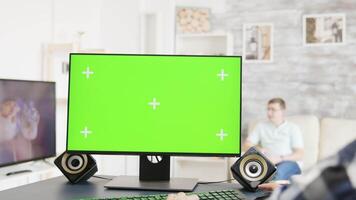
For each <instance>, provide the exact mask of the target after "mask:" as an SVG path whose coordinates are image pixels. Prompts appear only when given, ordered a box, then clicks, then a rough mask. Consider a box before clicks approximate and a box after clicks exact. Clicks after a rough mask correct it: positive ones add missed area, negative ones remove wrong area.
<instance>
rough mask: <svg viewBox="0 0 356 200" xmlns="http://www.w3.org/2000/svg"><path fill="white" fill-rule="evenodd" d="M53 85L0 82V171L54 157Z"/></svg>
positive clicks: (54, 112) (29, 82)
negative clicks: (15, 165) (8, 167)
mask: <svg viewBox="0 0 356 200" xmlns="http://www.w3.org/2000/svg"><path fill="white" fill-rule="evenodd" d="M55 101H56V98H55V83H53V82H43V81H23V80H8V79H0V167H2V166H7V165H13V164H18V163H21V162H27V161H33V160H39V159H45V158H48V157H53V156H55V155H56V134H55V133H56V121H55V120H56V109H55V108H56V107H55Z"/></svg>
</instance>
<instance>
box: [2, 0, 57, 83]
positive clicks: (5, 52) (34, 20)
mask: <svg viewBox="0 0 356 200" xmlns="http://www.w3.org/2000/svg"><path fill="white" fill-rule="evenodd" d="M51 16H52V11H51V1H48V0H32V1H24V0H12V1H2V2H1V6H0V44H1V46H0V58H1V59H0V78H12V79H33V80H38V79H41V78H42V66H41V65H42V58H41V55H42V54H41V53H42V52H41V49H42V46H41V44H42V43H44V42H49V41H50V40H51V23H52V21H51Z"/></svg>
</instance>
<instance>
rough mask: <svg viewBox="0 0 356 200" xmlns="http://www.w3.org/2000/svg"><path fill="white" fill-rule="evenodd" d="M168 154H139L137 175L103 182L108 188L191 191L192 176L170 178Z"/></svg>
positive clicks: (194, 181) (192, 187)
mask: <svg viewBox="0 0 356 200" xmlns="http://www.w3.org/2000/svg"><path fill="white" fill-rule="evenodd" d="M170 162H171V161H170V156H143V155H141V156H140V175H139V176H118V177H115V178H114V179H112V180H111V181H110V182H108V183H107V184H105V186H104V187H106V188H109V189H138V190H160V191H183V192H191V191H193V190H194V188H195V187H196V185H197V183H198V179H194V178H170Z"/></svg>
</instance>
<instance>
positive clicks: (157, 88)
mask: <svg viewBox="0 0 356 200" xmlns="http://www.w3.org/2000/svg"><path fill="white" fill-rule="evenodd" d="M241 71H242V70H241V57H240V56H189V55H131V54H130V55H128V54H79V53H72V54H71V55H70V73H69V94H68V126H67V151H68V152H72V153H90V154H124V155H128V154H134V155H141V158H140V180H157V179H160V178H159V177H158V178H157V177H156V178H155V177H154V176H156V175H152V173H153V174H154V172H153V171H150V170H147V169H146V167H147V168H149V166H146V165H145V166H143V164H142V163H145V161H147V159H146V157H143V156H142V155H165V156H186V155H189V156H239V155H240V149H241V147H240V136H241V135H240V127H241ZM165 156H164V158H165ZM158 160H160V159H158ZM165 160H167V159H165ZM167 162H168V164H167V165H168V172H167V169H165V170H163V169H160V170H158V171H159V172H158V173H157V174H162V173H165V174H166V175H165V176H162V175H157V176H161V178H162V179H167V173H168V179H169V161H167ZM164 171H166V172H164ZM145 172H147V173H149V174H147V173H146V175H144V174H143V173H145ZM145 177H148V178H147V179H146V178H145ZM164 177H165V178H164ZM146 189H147V188H146Z"/></svg>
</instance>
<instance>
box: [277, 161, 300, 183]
mask: <svg viewBox="0 0 356 200" xmlns="http://www.w3.org/2000/svg"><path fill="white" fill-rule="evenodd" d="M276 167H277V173H276V176H275V177H274V180H290V177H291V176H293V175H296V174H301V170H300V168H299V165H298V164H297V163H296V162H295V161H282V162H280V163H278V164H277V165H276Z"/></svg>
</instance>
